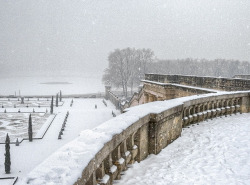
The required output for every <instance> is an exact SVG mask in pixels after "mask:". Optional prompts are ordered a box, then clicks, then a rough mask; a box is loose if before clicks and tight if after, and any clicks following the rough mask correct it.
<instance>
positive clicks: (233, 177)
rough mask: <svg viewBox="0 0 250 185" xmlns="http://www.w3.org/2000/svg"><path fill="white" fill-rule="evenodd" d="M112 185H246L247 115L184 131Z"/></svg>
mask: <svg viewBox="0 0 250 185" xmlns="http://www.w3.org/2000/svg"><path fill="white" fill-rule="evenodd" d="M115 184H117V185H135V184H136V185H152V184H154V185H167V184H171V185H173V184H175V185H180V184H183V185H184V184H185V185H186V184H200V185H204V184H213V185H215V184H218V185H219V184H220V185H221V184H225V185H229V184H246V185H247V184H250V114H249V113H248V114H242V115H233V116H229V117H223V118H216V119H213V120H209V121H205V122H201V123H199V124H198V125H191V126H190V127H189V128H185V129H184V131H183V132H182V136H181V137H180V138H178V139H177V140H175V141H174V142H173V143H172V144H170V145H169V146H168V147H166V148H165V149H163V150H162V151H161V153H160V154H158V155H150V156H149V157H148V158H147V159H146V160H144V161H142V162H141V163H136V164H134V165H132V166H131V167H130V168H129V169H128V170H127V171H126V172H124V175H123V176H122V179H121V180H120V181H116V183H115Z"/></svg>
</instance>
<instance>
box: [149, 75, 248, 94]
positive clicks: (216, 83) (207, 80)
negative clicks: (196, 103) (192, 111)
mask: <svg viewBox="0 0 250 185" xmlns="http://www.w3.org/2000/svg"><path fill="white" fill-rule="evenodd" d="M145 80H150V81H155V82H161V83H175V84H182V85H189V86H194V87H202V88H210V89H218V90H223V91H242V90H250V80H247V79H234V78H216V77H198V76H186V75H159V74H146V75H145Z"/></svg>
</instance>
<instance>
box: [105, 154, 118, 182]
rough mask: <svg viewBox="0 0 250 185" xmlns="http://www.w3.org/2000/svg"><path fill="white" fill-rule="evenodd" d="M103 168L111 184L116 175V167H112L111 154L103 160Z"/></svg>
mask: <svg viewBox="0 0 250 185" xmlns="http://www.w3.org/2000/svg"><path fill="white" fill-rule="evenodd" d="M104 168H105V173H106V174H108V175H109V176H110V183H111V184H112V182H113V181H114V180H115V178H116V176H117V174H118V169H117V166H115V165H113V162H112V154H109V155H108V157H107V158H106V159H105V160H104Z"/></svg>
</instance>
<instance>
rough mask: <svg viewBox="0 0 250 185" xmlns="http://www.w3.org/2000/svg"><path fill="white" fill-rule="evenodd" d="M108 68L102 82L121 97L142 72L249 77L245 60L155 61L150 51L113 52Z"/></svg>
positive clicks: (135, 83) (136, 83) (128, 50)
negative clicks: (118, 92)
mask: <svg viewBox="0 0 250 185" xmlns="http://www.w3.org/2000/svg"><path fill="white" fill-rule="evenodd" d="M108 62H109V66H108V68H106V69H105V70H104V75H103V79H102V80H103V83H104V84H105V85H112V86H113V87H122V90H123V95H124V96H125V97H127V96H128V88H129V87H130V89H131V93H132V91H133V88H134V87H135V86H138V85H139V83H140V80H141V79H144V75H145V73H158V74H181V75H197V76H216V77H219V76H222V77H233V76H234V75H236V74H250V63H249V62H247V61H243V62H241V61H237V60H226V59H215V60H207V59H192V58H186V59H176V60H158V59H156V58H155V56H154V52H153V51H152V50H151V49H135V48H125V49H116V50H115V51H113V52H111V53H110V54H109V56H108Z"/></svg>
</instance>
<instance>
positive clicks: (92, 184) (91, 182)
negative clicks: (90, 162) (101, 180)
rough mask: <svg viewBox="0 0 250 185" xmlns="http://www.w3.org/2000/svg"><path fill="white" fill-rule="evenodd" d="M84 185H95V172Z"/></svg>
mask: <svg viewBox="0 0 250 185" xmlns="http://www.w3.org/2000/svg"><path fill="white" fill-rule="evenodd" d="M85 185H97V181H96V174H95V172H93V173H92V175H91V176H90V178H89V180H88V181H87V182H86V184H85Z"/></svg>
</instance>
